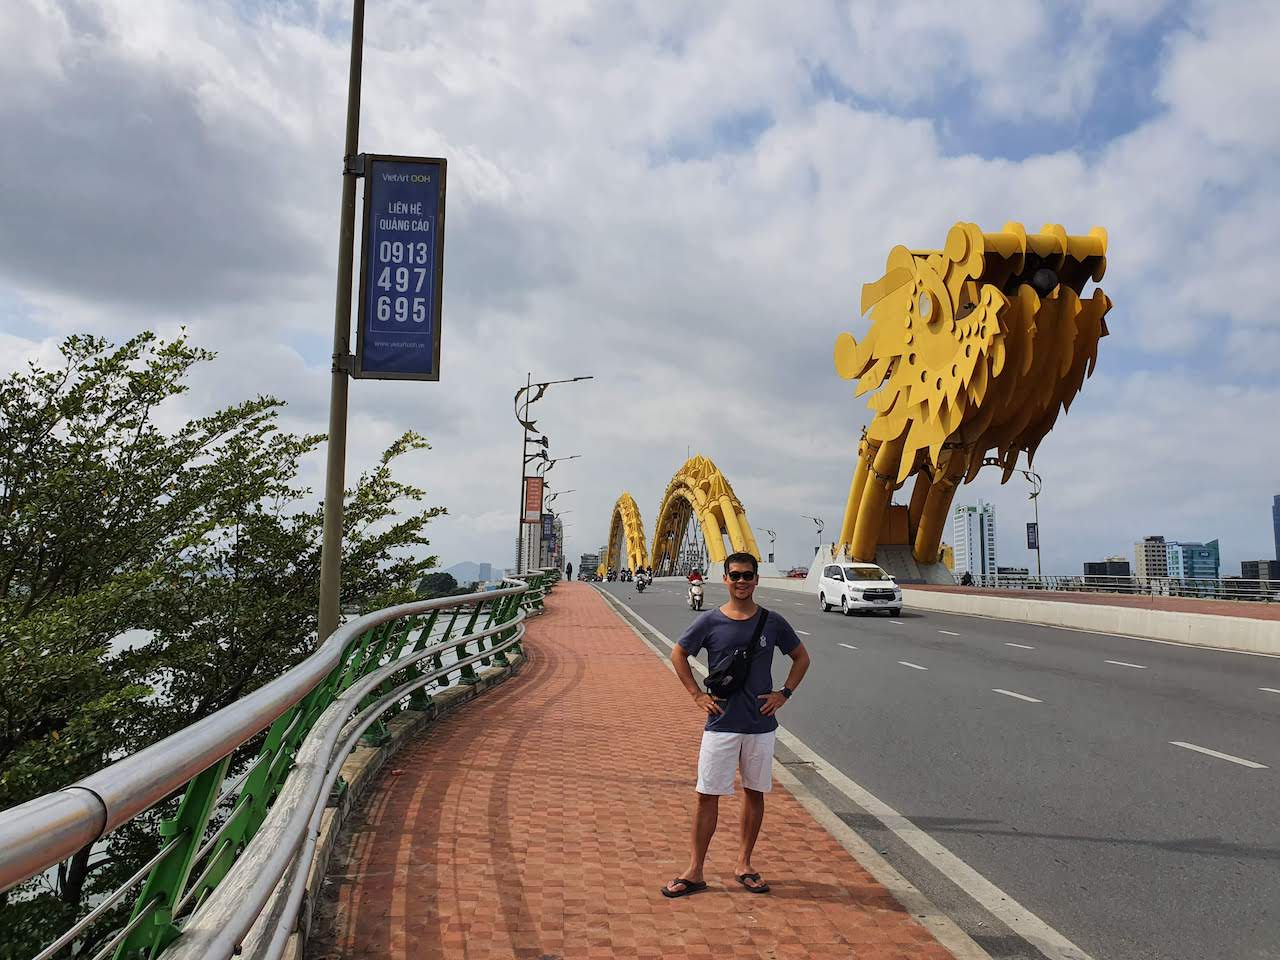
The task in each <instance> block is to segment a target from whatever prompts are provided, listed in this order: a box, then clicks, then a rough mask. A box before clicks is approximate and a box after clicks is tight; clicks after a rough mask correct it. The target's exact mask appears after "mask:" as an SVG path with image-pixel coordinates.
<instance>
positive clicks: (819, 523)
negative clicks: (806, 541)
mask: <svg viewBox="0 0 1280 960" xmlns="http://www.w3.org/2000/svg"><path fill="white" fill-rule="evenodd" d="M800 516H802V517H804V518H805V519H806V520H812V521H813V523H814V525H815V526H816V527H817V528H818V545H817V546H816V547H814V548H813V555H814V556H815V557H816V556H817V555H818V551H819V550H821V549H822V531H823V530H824V529H825V528H826V524H824V523H823V522H822V518H821V517H811V516H809V515H808V514H807V513H802V514H800ZM831 559H832V560H834V559H835V557H832V558H831Z"/></svg>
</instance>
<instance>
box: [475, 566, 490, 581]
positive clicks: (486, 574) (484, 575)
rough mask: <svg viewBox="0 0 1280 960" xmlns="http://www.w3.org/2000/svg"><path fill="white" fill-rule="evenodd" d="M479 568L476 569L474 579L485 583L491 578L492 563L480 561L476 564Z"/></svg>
mask: <svg viewBox="0 0 1280 960" xmlns="http://www.w3.org/2000/svg"><path fill="white" fill-rule="evenodd" d="M478 566H479V570H477V571H476V579H477V580H479V581H480V582H481V583H485V582H487V581H489V580H492V579H493V564H492V563H481V564H479V565H478Z"/></svg>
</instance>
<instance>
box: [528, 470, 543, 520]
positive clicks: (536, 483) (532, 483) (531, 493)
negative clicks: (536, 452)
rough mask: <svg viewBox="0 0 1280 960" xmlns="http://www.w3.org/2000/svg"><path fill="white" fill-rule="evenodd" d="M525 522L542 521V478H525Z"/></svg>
mask: <svg viewBox="0 0 1280 960" xmlns="http://www.w3.org/2000/svg"><path fill="white" fill-rule="evenodd" d="M524 522H525V523H541V522H542V478H541V477H525V478H524Z"/></svg>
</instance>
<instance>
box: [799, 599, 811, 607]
mask: <svg viewBox="0 0 1280 960" xmlns="http://www.w3.org/2000/svg"><path fill="white" fill-rule="evenodd" d="M796 606H797V607H807V606H808V604H807V603H801V602H800V601H799V600H797V601H796Z"/></svg>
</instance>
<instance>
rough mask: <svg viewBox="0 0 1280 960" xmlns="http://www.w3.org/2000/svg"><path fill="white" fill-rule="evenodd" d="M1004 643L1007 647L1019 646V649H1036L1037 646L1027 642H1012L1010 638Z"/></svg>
mask: <svg viewBox="0 0 1280 960" xmlns="http://www.w3.org/2000/svg"><path fill="white" fill-rule="evenodd" d="M1004 645H1005V646H1006V647H1017V648H1018V649H1019V650H1034V649H1035V647H1032V646H1028V645H1027V644H1025V643H1010V642H1009V641H1008V640H1006V641H1005V643H1004Z"/></svg>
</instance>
